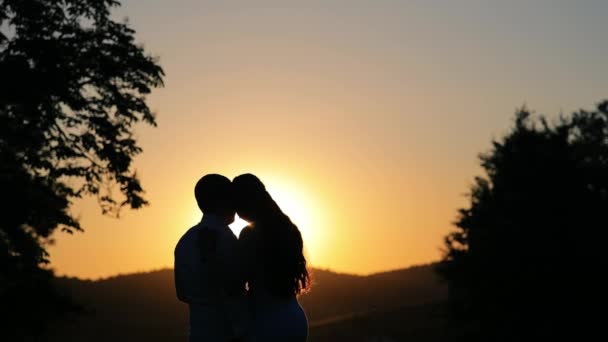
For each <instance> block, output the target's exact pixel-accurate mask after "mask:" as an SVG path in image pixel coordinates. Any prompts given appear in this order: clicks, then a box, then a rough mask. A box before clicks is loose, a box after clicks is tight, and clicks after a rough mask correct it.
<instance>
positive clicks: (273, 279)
mask: <svg viewBox="0 0 608 342" xmlns="http://www.w3.org/2000/svg"><path fill="white" fill-rule="evenodd" d="M233 184H234V190H235V202H236V203H235V204H236V209H237V213H238V214H239V216H240V217H241V218H243V219H244V220H247V221H249V222H251V223H252V224H253V229H252V232H253V233H254V235H255V236H256V237H257V238H256V239H254V241H255V243H256V244H257V246H256V250H257V252H258V253H259V255H258V257H259V262H260V263H261V265H260V266H262V269H263V274H262V277H263V281H264V285H265V286H266V287H267V289H268V290H269V291H270V293H271V294H273V295H276V296H279V297H289V296H293V295H298V294H300V293H302V292H303V291H305V290H306V289H307V288H308V286H309V284H310V277H309V274H308V269H307V266H306V258H305V256H304V252H303V249H304V243H303V241H302V234H301V233H300V230H299V229H298V227H297V226H296V225H295V224H294V223H293V222H291V219H290V218H289V217H288V216H287V215H285V214H284V213H283V211H282V210H281V208H280V207H279V206H278V205H277V203H276V202H275V201H274V199H273V198H272V197H271V196H270V194H269V193H268V191H266V188H265V186H264V184H263V183H262V182H261V181H260V180H259V179H258V178H257V177H256V176H254V175H252V174H244V175H240V176H238V177H236V178H235V179H234V180H233Z"/></svg>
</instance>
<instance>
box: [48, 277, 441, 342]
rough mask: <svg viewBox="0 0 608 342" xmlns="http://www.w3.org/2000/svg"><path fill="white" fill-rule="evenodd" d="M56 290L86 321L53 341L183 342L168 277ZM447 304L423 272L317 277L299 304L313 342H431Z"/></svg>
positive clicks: (180, 314)
mask: <svg viewBox="0 0 608 342" xmlns="http://www.w3.org/2000/svg"><path fill="white" fill-rule="evenodd" d="M57 283H58V286H59V288H61V289H62V290H63V291H65V292H67V293H69V294H70V295H71V296H73V297H74V298H75V299H76V301H78V302H79V303H81V304H82V305H83V306H84V313H83V314H81V315H80V316H73V317H72V318H70V319H68V320H67V321H66V320H62V321H61V322H57V323H56V324H54V326H53V328H52V330H51V336H50V340H51V341H63V342H65V341H102V340H103V341H108V340H112V341H115V342H118V341H185V336H186V331H187V322H188V317H187V315H188V312H187V306H186V305H185V304H183V303H181V302H179V301H178V300H177V298H176V296H175V289H174V285H173V271H172V270H171V269H164V270H159V271H153V272H147V273H136V274H128V275H119V276H115V277H111V278H107V279H102V280H97V281H91V280H80V279H76V278H58V279H57ZM446 298H447V287H446V286H445V284H443V283H442V282H441V280H440V279H439V277H438V276H437V275H436V274H435V272H434V270H433V265H425V266H416V267H411V268H407V269H402V270H395V271H390V272H383V273H377V274H372V275H369V276H357V275H351V274H341V273H335V272H331V271H327V270H320V269H314V270H313V287H312V291H310V292H309V293H306V294H304V295H303V296H301V297H300V300H301V302H302V305H303V306H304V308H305V310H306V313H307V315H308V318H309V320H310V327H311V338H310V340H311V341H330V340H333V341H336V340H357V338H358V339H360V340H367V339H368V338H370V337H372V336H380V335H382V336H387V337H390V338H392V340H396V341H399V340H401V339H405V338H406V337H407V338H410V337H415V338H417V339H416V340H420V341H427V340H428V341H431V340H440V339H433V336H436V335H437V334H438V333H440V331H443V330H444V329H443V328H444V326H445V324H444V321H445V320H444V319H443V316H441V313H442V312H443V302H444V301H445V299H446ZM440 316H441V317H440ZM430 331H434V335H433V334H429V332H430ZM383 334H384V335H383ZM354 336H357V338H354ZM429 338H431V339H429ZM410 340H411V339H410Z"/></svg>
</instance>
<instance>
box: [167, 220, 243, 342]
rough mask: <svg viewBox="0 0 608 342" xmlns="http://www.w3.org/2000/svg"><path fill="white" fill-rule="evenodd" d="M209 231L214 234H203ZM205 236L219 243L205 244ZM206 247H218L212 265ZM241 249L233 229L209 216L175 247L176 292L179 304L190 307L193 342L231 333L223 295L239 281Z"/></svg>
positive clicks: (209, 339) (215, 338) (220, 338)
mask: <svg viewBox="0 0 608 342" xmlns="http://www.w3.org/2000/svg"><path fill="white" fill-rule="evenodd" d="M205 229H208V230H209V231H210V232H211V234H202V233H203V230H205ZM201 236H207V237H208V236H215V242H209V241H201ZM204 243H213V244H214V246H215V248H214V250H215V252H214V254H213V256H212V257H213V261H212V262H210V261H209V260H204V259H205V258H204V256H203V251H202V246H203V244H204ZM237 245H238V239H237V237H236V236H235V235H234V233H232V231H231V230H230V228H229V227H228V226H227V225H226V224H225V223H224V222H222V220H221V219H220V218H218V217H215V216H213V215H209V214H206V215H204V216H203V219H202V220H201V222H200V223H199V224H197V225H195V226H194V227H192V228H190V229H189V230H188V231H187V232H186V233H185V234H184V235H183V236H182V237H181V239H180V240H179V242H178V243H177V246H176V247H175V253H174V256H175V265H174V266H175V269H174V272H175V288H176V292H177V297H178V298H179V300H181V301H183V302H185V303H187V304H188V306H189V310H190V341H192V342H194V341H214V340H224V339H225V338H226V334H228V333H229V330H230V325H231V322H230V320H231V318H230V317H229V316H230V314H229V313H228V312H226V307H225V305H224V304H225V303H222V300H223V299H222V298H221V296H220V295H219V293H220V292H222V291H224V290H225V288H226V287H229V286H231V285H232V284H229V282H230V281H234V279H237V277H236V276H235V273H236V272H238V267H237V264H236V262H237V261H238V260H237V247H238V246H237ZM218 269H219V271H220V272H219V273H218V272H217V271H218ZM222 293H225V292H222Z"/></svg>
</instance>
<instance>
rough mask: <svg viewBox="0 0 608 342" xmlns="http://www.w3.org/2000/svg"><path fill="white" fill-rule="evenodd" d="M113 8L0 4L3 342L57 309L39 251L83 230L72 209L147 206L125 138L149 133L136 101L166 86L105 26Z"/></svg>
mask: <svg viewBox="0 0 608 342" xmlns="http://www.w3.org/2000/svg"><path fill="white" fill-rule="evenodd" d="M118 5H119V3H118V2H117V1H113V0H61V1H56V0H0V76H1V77H0V189H2V193H3V195H4V196H3V197H4V198H3V201H2V203H3V205H2V209H3V210H2V216H1V217H0V303H2V305H0V317H6V318H3V319H2V320H3V322H2V323H3V324H2V326H3V327H7V328H6V329H4V328H3V330H4V331H3V333H4V334H6V333H7V331H8V334H9V336H10V335H11V334H12V338H9V340H11V341H12V340H17V338H18V337H19V336H21V337H23V336H24V334H25V331H26V330H27V331H33V330H34V328H38V327H41V326H42V323H43V322H45V321H47V320H48V316H49V315H50V314H51V313H52V312H54V311H53V310H54V309H56V308H58V307H59V306H60V303H61V301H58V299H57V298H58V297H57V296H55V295H53V290H52V288H51V287H50V280H51V279H52V273H51V271H50V270H48V269H47V267H45V265H44V264H45V263H47V262H48V260H47V256H48V255H47V252H46V250H45V246H46V245H47V244H48V243H49V242H50V241H51V239H50V237H51V234H52V233H53V232H54V231H55V230H56V229H58V228H60V229H62V230H64V231H67V232H70V233H71V232H73V231H80V230H82V228H81V226H80V224H79V222H78V219H77V218H76V217H74V216H73V215H72V214H71V213H70V212H69V209H70V206H71V204H72V202H73V200H74V199H76V198H80V197H82V196H87V195H93V196H96V197H97V198H98V200H99V203H100V205H101V209H102V211H103V213H105V214H110V215H118V212H119V209H120V208H121V207H125V206H127V207H130V208H134V209H137V208H141V207H142V206H144V205H146V204H147V202H146V200H145V199H144V198H143V189H142V187H141V185H140V182H139V181H138V178H137V176H136V173H135V171H134V170H133V169H132V167H131V161H132V159H133V157H134V156H135V155H137V154H138V153H140V152H141V148H140V147H139V146H138V145H137V143H136V140H135V138H134V136H133V127H134V125H135V124H136V123H138V122H144V123H147V124H151V125H156V122H155V119H154V115H153V113H152V112H151V110H150V108H148V106H147V104H146V102H145V96H146V95H147V94H149V93H150V91H151V89H152V88H154V87H158V86H162V84H163V83H162V78H163V76H164V74H163V70H162V69H161V67H160V66H159V65H157V63H156V60H155V59H154V58H152V57H150V56H149V55H147V54H146V53H145V51H144V49H143V47H141V46H138V45H136V44H135V41H134V33H135V32H134V31H133V30H132V29H131V28H129V26H128V25H127V23H126V22H116V21H114V20H113V19H112V18H111V15H110V10H111V9H112V8H113V7H116V6H118ZM7 319H8V321H7Z"/></svg>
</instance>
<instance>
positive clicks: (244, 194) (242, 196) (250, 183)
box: [232, 173, 280, 223]
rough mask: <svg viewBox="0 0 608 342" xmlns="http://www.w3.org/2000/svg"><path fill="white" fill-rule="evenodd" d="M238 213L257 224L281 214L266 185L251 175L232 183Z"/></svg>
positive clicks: (238, 177) (242, 176) (239, 177)
mask: <svg viewBox="0 0 608 342" xmlns="http://www.w3.org/2000/svg"><path fill="white" fill-rule="evenodd" d="M232 185H233V189H234V195H235V201H234V203H235V206H236V212H237V214H238V215H239V217H241V218H242V219H243V220H245V221H249V222H252V223H253V222H256V221H259V220H260V219H264V218H265V217H269V216H272V215H273V214H276V212H277V211H279V212H280V209H279V208H278V206H277V204H276V203H275V202H274V200H273V199H272V197H271V196H270V194H269V193H268V191H266V187H265V186H264V183H262V181H260V179H259V178H258V177H256V176H254V175H252V174H250V173H246V174H242V175H240V176H237V177H235V178H234V180H233V181H232Z"/></svg>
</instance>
